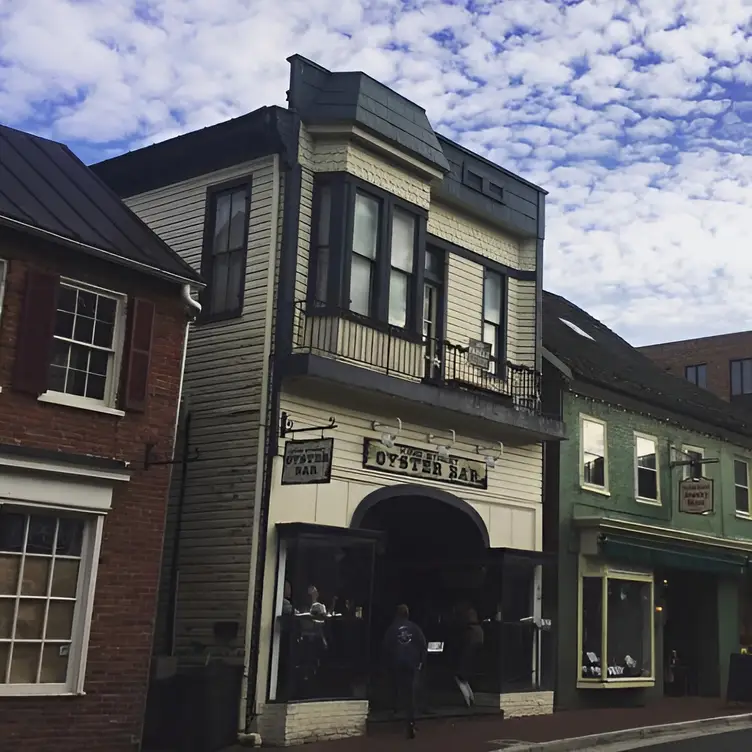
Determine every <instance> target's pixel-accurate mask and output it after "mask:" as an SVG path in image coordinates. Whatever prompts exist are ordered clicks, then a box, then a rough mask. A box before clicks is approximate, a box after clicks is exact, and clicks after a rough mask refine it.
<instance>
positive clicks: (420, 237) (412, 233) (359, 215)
mask: <svg viewBox="0 0 752 752" xmlns="http://www.w3.org/2000/svg"><path fill="white" fill-rule="evenodd" d="M426 216H427V214H426V211H425V210H424V209H422V208H420V207H418V206H414V205H412V204H409V203H407V202H405V201H402V200H401V199H399V198H397V197H396V196H394V195H392V194H390V193H386V192H385V191H381V190H379V189H378V188H376V187H375V186H372V185H370V184H368V183H366V182H364V181H362V180H359V179H358V178H356V177H354V176H352V175H348V174H345V173H330V174H319V175H317V177H316V185H315V188H314V201H313V227H312V232H311V252H310V253H311V255H310V259H309V284H308V304H309V308H318V309H320V311H319V312H320V313H322V314H324V313H327V312H337V313H351V314H354V315H356V316H358V317H363V318H366V319H368V320H370V321H371V322H373V323H374V324H381V325H383V326H389V327H393V328H395V329H397V330H404V331H407V332H410V333H413V334H415V335H416V336H417V335H419V334H420V330H421V327H422V318H423V295H422V288H423V276H424V263H425V262H424V258H425V225H426Z"/></svg>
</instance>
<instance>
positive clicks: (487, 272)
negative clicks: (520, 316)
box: [480, 266, 509, 378]
mask: <svg viewBox="0 0 752 752" xmlns="http://www.w3.org/2000/svg"><path fill="white" fill-rule="evenodd" d="M491 275H493V276H495V277H498V278H499V282H500V286H501V301H500V310H499V323H498V324H497V323H496V322H494V321H491V320H490V319H487V318H486V281H487V279H488V277H489V276H491ZM508 301H509V279H508V277H507V275H506V274H503V273H502V272H500V271H499V270H498V269H493V268H491V267H490V266H484V267H483V295H482V301H481V304H482V309H481V321H480V339H481V341H483V342H485V328H486V324H487V323H488V324H491V325H493V326H494V327H495V328H496V329H497V331H496V353H497V354H496V356H493V355H492V356H491V362H492V363H494V364H495V365H496V370H495V373H496V375H498V376H500V377H502V378H503V377H504V371H503V370H500V367H501V366H503V365H505V364H506V362H507V328H508V326H509V303H508Z"/></svg>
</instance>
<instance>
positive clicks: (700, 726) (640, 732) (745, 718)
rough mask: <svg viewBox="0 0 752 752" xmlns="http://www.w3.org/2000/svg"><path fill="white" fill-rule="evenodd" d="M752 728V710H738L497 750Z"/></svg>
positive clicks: (556, 748)
mask: <svg viewBox="0 0 752 752" xmlns="http://www.w3.org/2000/svg"><path fill="white" fill-rule="evenodd" d="M750 727H752V713H739V714H737V715H722V716H718V717H716V718H701V719H699V720H696V721H681V722H680V723H666V724H663V725H660V726H644V727H642V728H631V729H622V730H620V731H607V732H605V733H603V734H591V735H590V736H576V737H572V738H570V739H556V740H554V741H551V742H533V743H529V744H528V743H520V744H515V745H513V746H509V747H503V748H502V749H499V750H495V752H576V751H577V750H583V749H590V748H592V747H597V746H599V745H604V744H617V743H619V742H631V741H642V740H644V739H655V740H656V741H659V740H660V739H662V738H664V737H671V736H679V735H682V734H690V733H691V732H697V733H698V735H699V734H704V733H709V732H712V731H717V732H719V733H720V732H723V731H733V730H734V729H743V728H750Z"/></svg>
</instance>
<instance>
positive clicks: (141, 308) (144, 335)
mask: <svg viewBox="0 0 752 752" xmlns="http://www.w3.org/2000/svg"><path fill="white" fill-rule="evenodd" d="M130 303H131V304H130V310H129V312H128V316H129V321H128V333H129V342H128V349H127V351H126V353H127V354H126V357H127V359H128V360H127V364H128V366H127V370H126V377H125V388H124V390H123V407H124V408H125V409H126V410H133V411H134V412H143V411H144V410H145V409H146V402H147V398H148V389H149V367H150V365H151V341H152V335H153V331H154V303H152V302H151V301H150V300H144V299H143V298H132V299H131V302H130Z"/></svg>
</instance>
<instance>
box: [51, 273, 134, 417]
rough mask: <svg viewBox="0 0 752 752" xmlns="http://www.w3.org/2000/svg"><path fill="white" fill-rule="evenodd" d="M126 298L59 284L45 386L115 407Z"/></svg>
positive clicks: (77, 284) (81, 286)
mask: <svg viewBox="0 0 752 752" xmlns="http://www.w3.org/2000/svg"><path fill="white" fill-rule="evenodd" d="M125 304H126V300H125V297H124V296H122V295H118V294H117V293H112V292H108V291H106V290H100V289H98V288H94V287H88V286H85V285H81V284H79V283H74V282H67V281H61V283H60V287H59V291H58V296H57V311H56V313H55V330H54V335H53V341H52V358H51V362H50V372H49V380H48V383H47V388H48V390H49V391H51V392H58V393H61V394H68V395H72V396H74V397H80V398H84V399H87V400H94V401H96V402H102V403H104V404H106V405H109V406H113V405H114V403H115V397H116V390H117V386H118V379H117V376H118V373H117V371H118V369H117V367H116V364H117V362H118V360H119V352H120V349H121V348H122V338H123V317H124V313H125Z"/></svg>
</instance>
